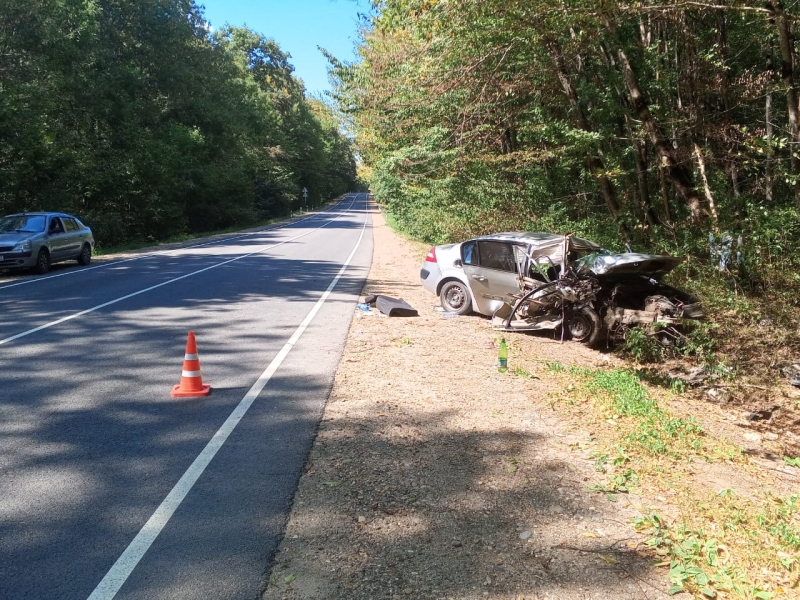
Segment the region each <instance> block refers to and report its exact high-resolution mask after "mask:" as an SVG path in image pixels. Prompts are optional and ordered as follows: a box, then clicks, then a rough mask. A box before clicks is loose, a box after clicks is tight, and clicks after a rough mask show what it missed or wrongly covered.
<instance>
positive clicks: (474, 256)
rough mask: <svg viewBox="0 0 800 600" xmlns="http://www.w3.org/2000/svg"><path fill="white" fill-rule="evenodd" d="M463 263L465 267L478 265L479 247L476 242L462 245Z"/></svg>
mask: <svg viewBox="0 0 800 600" xmlns="http://www.w3.org/2000/svg"><path fill="white" fill-rule="evenodd" d="M461 262H463V263H464V264H465V265H477V264H478V245H477V244H476V243H475V242H465V243H463V244H461Z"/></svg>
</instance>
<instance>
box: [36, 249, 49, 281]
mask: <svg viewBox="0 0 800 600" xmlns="http://www.w3.org/2000/svg"><path fill="white" fill-rule="evenodd" d="M49 271H50V253H49V252H48V251H47V250H46V249H45V248H42V249H41V250H39V255H38V256H37V257H36V272H37V273H38V274H39V275H44V274H45V273H47V272H49Z"/></svg>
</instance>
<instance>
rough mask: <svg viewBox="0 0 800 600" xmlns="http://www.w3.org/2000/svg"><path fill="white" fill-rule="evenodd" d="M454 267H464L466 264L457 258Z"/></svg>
mask: <svg viewBox="0 0 800 600" xmlns="http://www.w3.org/2000/svg"><path fill="white" fill-rule="evenodd" d="M453 266H454V267H463V266H464V263H463V262H461V259H460V258H457V259H456V260H455V262H454V263H453Z"/></svg>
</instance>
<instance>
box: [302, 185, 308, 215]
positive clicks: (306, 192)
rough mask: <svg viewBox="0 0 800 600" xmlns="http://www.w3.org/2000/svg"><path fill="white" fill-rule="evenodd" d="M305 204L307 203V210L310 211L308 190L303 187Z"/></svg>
mask: <svg viewBox="0 0 800 600" xmlns="http://www.w3.org/2000/svg"><path fill="white" fill-rule="evenodd" d="M303 204H304V205H305V209H306V212H308V190H307V189H306V188H303Z"/></svg>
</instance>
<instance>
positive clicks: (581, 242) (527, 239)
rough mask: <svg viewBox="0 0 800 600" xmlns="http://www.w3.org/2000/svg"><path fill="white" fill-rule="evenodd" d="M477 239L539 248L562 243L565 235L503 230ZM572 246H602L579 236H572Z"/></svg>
mask: <svg viewBox="0 0 800 600" xmlns="http://www.w3.org/2000/svg"><path fill="white" fill-rule="evenodd" d="M475 239H476V240H494V241H502V242H516V243H521V244H528V245H530V246H534V247H537V248H544V247H547V246H553V245H555V244H558V243H561V242H562V241H563V240H564V236H563V235H560V234H557V233H545V232H542V231H503V232H500V233H493V234H491V235H483V236H481V237H477V238H475ZM570 246H572V247H573V248H576V249H579V250H601V249H602V248H601V246H599V245H598V244H595V243H594V242H590V241H589V240H585V239H583V238H579V237H574V236H573V237H570Z"/></svg>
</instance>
